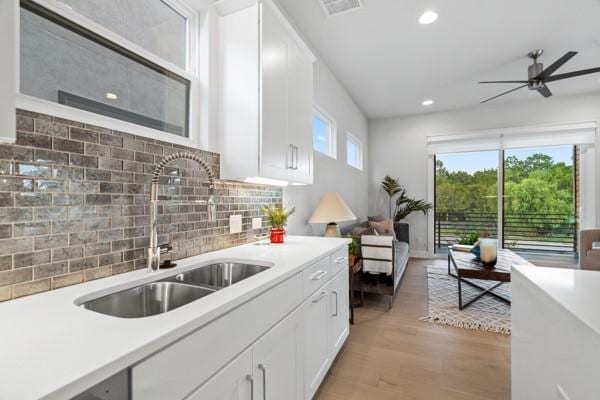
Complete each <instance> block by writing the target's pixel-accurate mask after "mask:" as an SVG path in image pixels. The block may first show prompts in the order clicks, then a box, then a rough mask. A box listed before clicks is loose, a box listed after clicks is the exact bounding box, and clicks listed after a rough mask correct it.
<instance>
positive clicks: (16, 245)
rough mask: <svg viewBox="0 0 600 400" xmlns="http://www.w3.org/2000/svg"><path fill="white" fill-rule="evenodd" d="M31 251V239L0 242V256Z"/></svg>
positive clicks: (3, 240)
mask: <svg viewBox="0 0 600 400" xmlns="http://www.w3.org/2000/svg"><path fill="white" fill-rule="evenodd" d="M31 250H33V239H32V238H19V239H2V240H0V255H5V254H12V253H23V252H26V251H31Z"/></svg>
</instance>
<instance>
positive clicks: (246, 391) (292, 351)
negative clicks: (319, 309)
mask: <svg viewBox="0 0 600 400" xmlns="http://www.w3.org/2000/svg"><path fill="white" fill-rule="evenodd" d="M300 335H301V332H300V319H299V312H298V311H296V312H294V313H292V314H291V315H289V316H288V317H286V318H285V319H284V320H283V321H281V322H280V323H279V324H277V325H276V326H275V327H273V328H272V329H271V330H270V331H269V332H267V333H266V334H265V335H264V336H263V337H262V338H261V339H260V340H258V341H257V342H256V343H255V344H254V345H253V346H252V347H250V348H249V349H247V350H246V351H244V352H243V353H242V354H241V355H240V356H238V357H237V358H236V359H234V360H233V361H231V362H230V363H229V364H227V365H226V366H225V367H224V368H223V369H222V370H221V371H220V372H218V373H217V374H216V375H215V376H214V377H213V378H211V379H209V381H208V382H206V383H205V384H204V385H202V386H201V387H200V388H199V389H197V390H196V391H195V392H193V393H192V395H191V396H190V397H188V398H186V400H252V399H257V400H258V399H260V400H283V399H285V400H300V399H301V398H302V385H301V382H302V374H301V373H302V369H301V363H300V357H301V353H300V350H301V348H300Z"/></svg>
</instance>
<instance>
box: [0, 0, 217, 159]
mask: <svg viewBox="0 0 600 400" xmlns="http://www.w3.org/2000/svg"><path fill="white" fill-rule="evenodd" d="M11 1H14V4H16V10H15V12H14V20H13V21H15V23H16V24H17V27H16V28H15V31H16V33H15V36H16V37H15V38H14V41H13V43H14V46H15V53H14V54H15V55H14V59H15V64H16V71H15V72H14V73H13V74H12V75H13V76H15V82H16V87H15V90H14V92H13V95H12V98H13V100H12V101H13V102H14V103H15V106H16V107H18V108H21V109H25V110H29V111H35V112H40V113H45V114H51V115H56V116H60V117H62V118H68V119H72V120H76V121H82V122H86V123H90V124H96V125H102V126H105V127H107V128H111V129H115V130H121V131H125V132H129V133H132V134H136V135H140V136H144V137H149V138H152V139H156V140H162V141H168V142H172V143H177V144H180V145H184V146H188V147H194V148H203V147H202V145H205V146H206V148H209V149H210V146H209V140H207V138H208V137H209V134H210V127H209V126H208V123H207V124H203V121H204V120H207V119H208V118H210V117H209V114H210V109H209V108H208V107H205V104H204V102H202V96H203V95H204V94H206V95H207V96H208V94H209V87H210V84H209V82H210V81H211V80H210V77H202V78H205V80H201V77H200V71H201V70H202V71H204V70H209V68H208V62H209V61H208V59H209V57H206V66H205V65H204V64H203V65H202V67H203V68H202V69H201V67H200V62H201V61H202V60H200V51H201V49H200V38H199V35H200V34H201V30H200V28H201V26H200V15H199V13H198V12H197V11H195V10H193V9H192V8H190V7H189V6H188V5H186V4H185V3H184V2H182V1H180V0H160V1H163V2H164V3H165V4H167V5H168V6H169V7H171V8H173V10H174V11H175V12H177V13H179V14H181V15H182V16H183V17H184V18H185V19H186V68H185V69H183V68H181V67H179V66H177V65H175V64H173V63H171V62H169V61H166V60H164V59H162V58H161V57H159V56H157V55H155V54H154V53H152V52H150V51H148V50H146V49H144V48H142V47H141V46H139V45H137V44H135V43H133V42H131V41H129V40H127V39H126V38H123V37H122V36H120V35H119V34H116V33H114V32H112V31H111V30H109V29H107V28H105V27H103V26H102V25H100V24H98V23H96V22H94V21H92V20H90V19H89V18H87V17H85V16H83V15H81V14H79V13H77V12H75V11H73V10H72V9H71V8H70V7H69V6H67V5H66V4H64V3H61V2H60V1H58V0H32V1H33V2H35V3H37V4H39V5H40V6H42V7H44V8H47V9H48V10H49V11H51V12H54V13H56V14H58V15H60V16H62V17H63V18H66V19H68V20H70V21H72V22H73V23H75V24H78V25H81V26H82V27H84V28H85V29H88V30H90V31H91V32H93V33H94V34H96V35H99V36H101V37H103V38H105V39H107V40H109V41H111V42H113V43H115V44H116V45H118V46H121V47H123V48H125V49H126V50H128V51H131V52H132V53H135V54H137V55H139V56H140V57H143V58H145V59H147V60H148V61H150V62H152V63H154V64H156V65H158V66H160V67H162V68H164V69H166V70H169V71H171V72H172V73H174V74H176V75H179V76H181V77H183V78H185V79H187V80H188V81H189V82H190V93H189V99H188V108H189V115H188V118H189V120H188V124H189V130H188V132H187V133H188V135H189V138H185V137H181V136H177V135H174V134H171V133H169V132H163V131H160V130H156V129H152V128H148V127H144V126H141V125H137V124H133V123H129V122H125V121H121V120H118V119H115V118H110V117H106V116H102V115H99V114H94V113H91V112H87V111H83V110H78V109H75V108H72V107H67V106H64V105H61V104H57V103H54V102H51V101H47V100H44V99H37V98H34V97H32V96H28V95H24V94H22V93H20V90H19V87H18V82H19V75H18V74H19V71H20V67H19V62H20V56H19V52H18V49H19V37H20V30H19V29H18V22H19V20H20V14H19V11H20V6H19V1H18V0H11ZM2 4H3V5H4V2H3V3H2ZM4 14H5V13H4V12H3V13H2V16H3V17H5V15H4ZM0 22H4V21H3V20H2V19H0ZM203 33H204V32H203ZM207 43H210V37H207ZM205 47H206V51H208V49H209V48H210V46H208V45H207V46H205ZM202 50H205V49H204V48H203V49H202ZM204 58H205V57H203V59H204ZM0 72H3V71H1V70H0ZM3 75H4V76H9V75H8V74H3ZM0 89H1V88H0ZM1 101H2V96H1V93H0V104H1ZM207 101H208V99H207ZM14 108H15V107H13V110H12V118H9V120H10V119H12V120H13V124H14V120H15V117H14V116H15V110H14ZM3 109H5V108H4V107H3ZM15 130H16V127H15V128H13V129H11V130H6V132H15ZM0 140H1V138H0ZM13 140H14V139H13Z"/></svg>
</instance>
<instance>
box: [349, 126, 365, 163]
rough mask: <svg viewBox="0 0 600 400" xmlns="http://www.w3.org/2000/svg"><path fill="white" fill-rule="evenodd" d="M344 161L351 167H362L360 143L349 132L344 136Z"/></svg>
mask: <svg viewBox="0 0 600 400" xmlns="http://www.w3.org/2000/svg"><path fill="white" fill-rule="evenodd" d="M346 161H347V163H348V165H350V166H351V167H354V168H356V169H360V170H362V169H363V165H362V164H363V147H362V143H361V142H360V140H358V139H357V138H356V137H355V136H354V135H352V134H351V133H348V134H347V136H346Z"/></svg>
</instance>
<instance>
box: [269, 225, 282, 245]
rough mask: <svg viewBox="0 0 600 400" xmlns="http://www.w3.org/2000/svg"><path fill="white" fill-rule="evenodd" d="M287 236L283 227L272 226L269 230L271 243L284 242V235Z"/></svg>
mask: <svg viewBox="0 0 600 400" xmlns="http://www.w3.org/2000/svg"><path fill="white" fill-rule="evenodd" d="M284 236H285V229H283V228H271V230H270V231H269V238H270V239H271V243H283V237H284Z"/></svg>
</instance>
